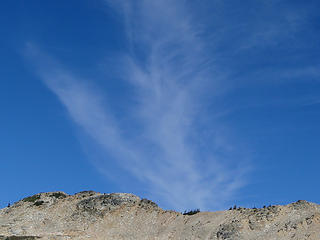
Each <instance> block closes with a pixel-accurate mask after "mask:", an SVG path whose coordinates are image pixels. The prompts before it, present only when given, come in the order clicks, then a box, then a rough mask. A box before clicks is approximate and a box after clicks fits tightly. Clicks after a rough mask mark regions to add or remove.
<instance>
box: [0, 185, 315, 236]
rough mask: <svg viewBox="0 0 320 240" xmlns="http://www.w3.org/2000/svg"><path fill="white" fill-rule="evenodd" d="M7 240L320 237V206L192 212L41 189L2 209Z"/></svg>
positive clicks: (123, 196)
mask: <svg viewBox="0 0 320 240" xmlns="http://www.w3.org/2000/svg"><path fill="white" fill-rule="evenodd" d="M1 239H2V240H4V239H11V240H13V239H21V240H22V239H24V240H28V239H117V240H120V239H135V240H136V239H139V240H142V239H148V240H149V239H157V240H161V239H190V240H191V239H221V240H222V239H229V240H241V239H245V240H259V239H261V240H271V239H274V240H285V239H291V240H292V239H296V240H303V239H310V240H311V239H313V240H320V205H317V204H314V203H309V202H306V201H298V202H296V203H292V204H289V205H286V206H272V207H268V208H261V209H243V208H242V209H237V210H229V211H220V212H200V213H197V214H194V215H191V216H188V215H182V214H181V213H178V212H174V211H164V210H162V209H161V208H159V207H158V206H157V205H156V204H155V203H153V202H151V201H149V200H146V199H140V198H139V197H137V196H135V195H132V194H127V193H113V194H101V193H96V192H91V191H89V192H81V193H78V194H75V195H67V194H65V193H63V192H51V193H40V194H36V195H34V196H31V197H27V198H25V199H22V200H21V201H19V202H17V203H15V204H13V205H12V206H11V207H7V208H4V209H1V210H0V240H1Z"/></svg>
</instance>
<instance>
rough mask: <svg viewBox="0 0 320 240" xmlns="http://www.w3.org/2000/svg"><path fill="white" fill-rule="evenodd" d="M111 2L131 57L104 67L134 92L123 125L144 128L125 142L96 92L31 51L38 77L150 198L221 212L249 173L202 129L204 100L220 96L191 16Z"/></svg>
mask: <svg viewBox="0 0 320 240" xmlns="http://www.w3.org/2000/svg"><path fill="white" fill-rule="evenodd" d="M111 3H112V5H113V7H114V8H115V9H117V10H118V11H119V12H121V14H122V16H124V19H125V23H126V24H125V26H126V27H125V28H126V32H127V34H128V39H129V40H128V42H129V45H130V53H129V54H124V55H120V56H116V57H117V58H118V59H121V63H122V64H121V65H120V66H109V67H111V68H118V70H119V71H116V72H119V73H121V75H120V76H118V77H120V78H121V79H122V80H123V81H126V83H127V84H130V86H132V94H133V95H134V96H135V100H136V103H135V105H134V106H133V107H132V109H131V110H130V112H129V113H128V116H130V117H129V118H128V119H127V121H128V122H130V121H132V123H133V124H136V125H139V126H141V128H139V133H137V134H135V136H134V137H130V138H128V137H127V136H128V134H127V133H126V132H124V130H123V128H122V126H121V121H118V120H117V118H116V117H115V115H114V113H113V109H112V108H111V107H110V104H109V105H108V104H106V103H105V102H104V101H103V95H102V94H101V91H96V90H94V88H92V87H90V86H89V84H88V81H87V80H79V79H78V78H77V77H75V75H74V74H71V73H69V72H68V71H67V70H65V69H64V68H63V67H61V66H59V64H57V63H54V61H52V60H50V59H48V57H47V56H45V54H42V53H41V52H40V51H39V50H37V49H36V48H35V47H33V46H31V45H30V46H29V47H28V55H29V57H30V56H31V57H32V58H33V60H34V62H35V63H36V64H37V66H36V69H37V73H38V75H39V76H40V77H41V79H43V81H44V82H45V83H46V85H47V86H48V88H49V89H50V90H52V92H54V93H55V94H56V95H57V96H58V98H59V100H60V101H61V102H62V103H63V105H64V106H65V107H66V109H67V110H68V113H69V114H70V116H71V118H72V119H73V120H74V122H75V123H77V124H78V125H79V126H80V127H81V128H82V129H84V131H85V132H86V133H87V134H88V135H90V136H91V137H92V138H93V139H94V140H95V141H96V143H97V144H99V145H100V146H102V148H103V149H104V150H105V151H106V152H108V153H109V154H112V155H113V156H115V159H117V163H118V164H119V165H120V166H121V167H122V168H123V169H124V170H126V171H128V172H130V173H131V174H132V176H134V177H136V178H137V179H138V180H139V181H142V182H144V184H145V186H144V187H147V188H148V189H149V193H150V196H152V197H155V199H159V201H160V203H162V204H163V205H165V206H170V207H173V208H175V209H178V210H184V209H188V208H196V207H200V208H202V209H208V208H211V209H214V208H221V207H224V204H225V203H226V201H227V200H229V199H230V198H231V197H232V195H233V194H234V193H235V191H236V190H237V189H238V188H239V187H241V186H242V185H243V184H244V177H243V174H244V173H245V172H246V170H247V168H246V167H244V166H243V167H241V168H238V167H237V166H239V162H238V163H235V162H234V160H233V161H230V160H228V158H227V157H225V158H223V157H221V156H220V155H219V154H217V153H216V149H217V148H218V146H217V145H215V143H218V142H220V144H219V147H220V151H221V146H222V151H225V153H224V155H225V156H226V155H228V153H227V151H228V150H227V147H225V148H223V145H224V144H223V142H222V140H221V139H222V138H220V136H219V134H218V133H217V132H218V131H215V128H219V127H220V126H219V125H218V124H216V125H215V122H212V123H210V125H206V124H204V123H203V122H205V121H204V119H205V118H210V119H211V116H208V115H207V114H208V112H206V111H205V109H206V107H207V105H206V104H207V103H204V102H203V98H202V96H201V95H203V94H208V92H209V93H210V94H211V95H216V94H218V91H219V88H218V86H219V84H220V82H219V81H220V79H219V78H220V77H219V75H216V76H213V75H212V74H213V71H212V69H214V68H213V66H210V67H211V68H209V67H208V62H210V59H209V58H208V57H207V56H206V53H205V46H204V45H205V43H204V42H203V41H202V39H201V38H200V37H199V33H198V32H197V30H195V29H194V27H193V25H192V21H191V16H190V15H189V14H188V12H187V9H186V8H184V6H183V5H182V4H178V3H177V2H175V1H136V2H134V3H133V1H132V2H131V1H130V2H128V1H112V2H111V1H110V2H109V4H111ZM117 63H118V62H117ZM129 104H130V106H131V105H132V103H128V105H129ZM213 114H215V113H213ZM199 129H206V130H205V131H207V132H208V133H210V134H209V136H208V135H205V134H203V131H199ZM129 135H130V134H129ZM230 164H231V165H232V164H233V166H234V167H230ZM100 168H102V169H100V170H101V171H102V172H104V171H105V169H103V168H104V166H103V165H100Z"/></svg>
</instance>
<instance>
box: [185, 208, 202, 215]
mask: <svg viewBox="0 0 320 240" xmlns="http://www.w3.org/2000/svg"><path fill="white" fill-rule="evenodd" d="M199 212H200V209H199V208H198V209H195V210H191V211H184V213H183V215H194V214H197V213H199Z"/></svg>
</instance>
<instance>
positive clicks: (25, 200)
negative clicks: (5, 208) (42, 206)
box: [22, 194, 40, 202]
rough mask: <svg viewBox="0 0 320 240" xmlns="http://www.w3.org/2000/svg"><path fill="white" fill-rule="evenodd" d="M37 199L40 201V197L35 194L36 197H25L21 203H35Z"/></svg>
mask: <svg viewBox="0 0 320 240" xmlns="http://www.w3.org/2000/svg"><path fill="white" fill-rule="evenodd" d="M39 199H40V195H39V194H36V195H33V196H30V197H26V198H24V199H22V201H24V202H35V201H37V200H39Z"/></svg>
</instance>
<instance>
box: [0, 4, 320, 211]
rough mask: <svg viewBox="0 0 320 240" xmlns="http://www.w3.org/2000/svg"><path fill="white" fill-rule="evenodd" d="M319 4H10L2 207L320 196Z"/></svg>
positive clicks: (0, 71)
mask: <svg viewBox="0 0 320 240" xmlns="http://www.w3.org/2000/svg"><path fill="white" fill-rule="evenodd" d="M319 5H320V3H319V2H318V1H308V2H305V1H302V0H301V1H285V0H270V1H262V0H261V1H222V0H214V1H182V0H181V1H179V0H176V1H169V0H164V1H146V0H145V1H143V0H138V1H124V0H120V1H111V0H108V1H107V0H81V1H75V0H70V1H40V0H30V1H20V2H13V1H3V2H2V5H1V8H0V20H1V21H0V22H1V25H0V34H1V38H0V46H1V54H0V64H1V68H0V76H1V87H0V100H1V101H0V107H1V115H0V136H1V138H0V144H1V145H0V146H1V147H0V159H1V166H2V167H1V170H2V171H1V175H0V184H1V185H0V187H1V194H0V206H1V207H4V206H6V205H7V203H8V202H11V203H12V202H15V201H17V200H19V199H21V198H22V197H25V196H27V195H31V194H35V193H38V192H46V191H58V190H61V191H65V192H67V193H70V194H73V193H75V192H79V191H82V190H95V191H100V192H107V193H108V192H131V193H134V194H137V195H139V196H140V197H146V198H149V199H152V200H153V201H155V202H157V203H158V204H159V205H160V206H161V207H163V208H166V209H176V210H180V211H183V210H185V209H194V208H201V209H203V210H220V209H225V208H227V207H229V206H231V205H234V204H237V205H241V206H245V207H253V206H257V207H258V206H262V205H269V204H286V203H289V202H293V201H296V200H299V199H306V200H308V201H312V202H318V203H319V202H320V193H319V191H317V187H318V185H319V178H318V171H319V169H320V161H319V156H320V147H319V143H320V139H319V136H320V125H319V121H320V71H319V66H320V58H319V57H320V44H319V39H320V32H319V27H320V15H319V13H318V11H317V9H319V7H320V6H319Z"/></svg>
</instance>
